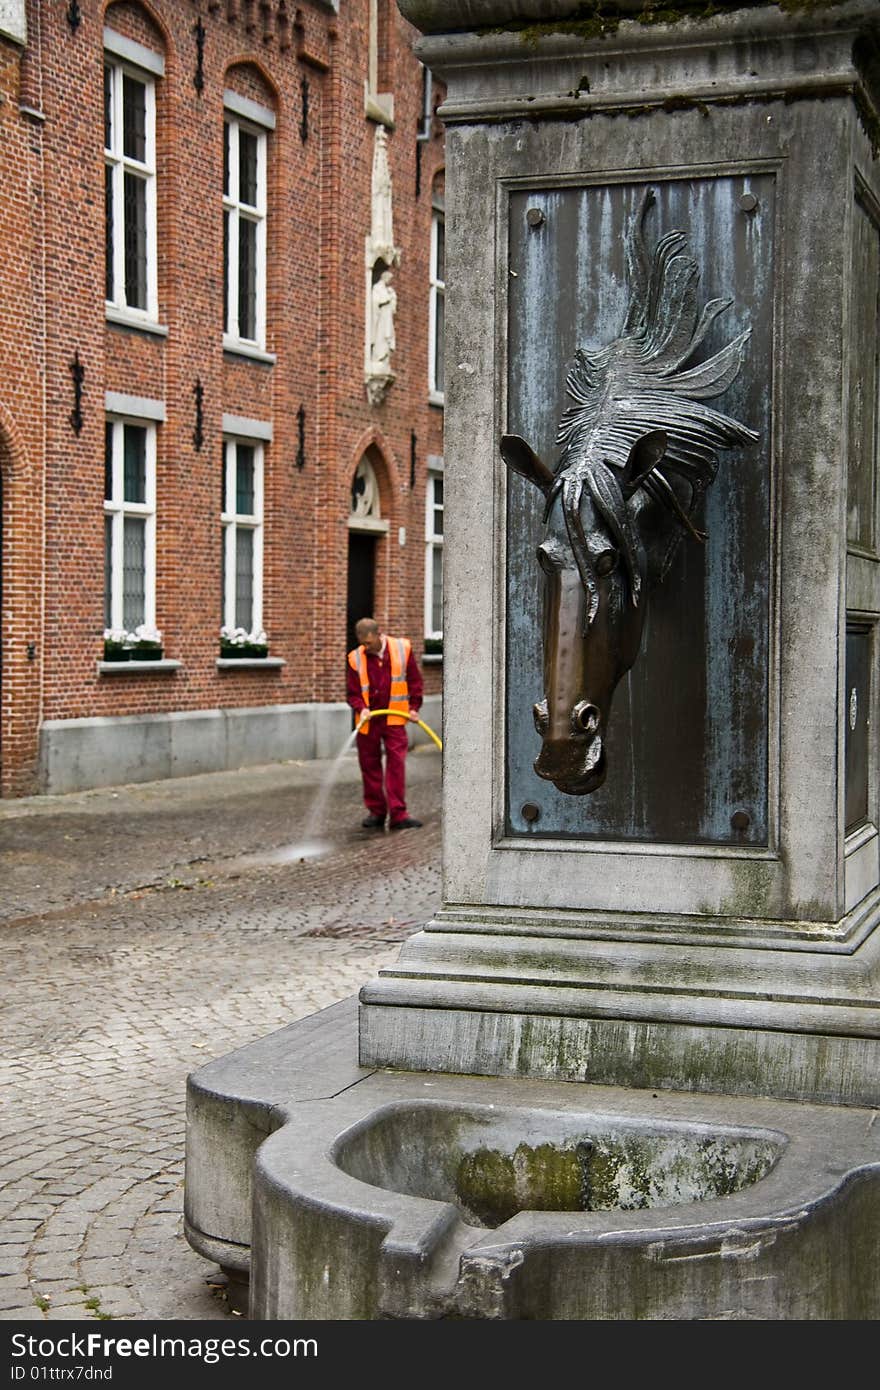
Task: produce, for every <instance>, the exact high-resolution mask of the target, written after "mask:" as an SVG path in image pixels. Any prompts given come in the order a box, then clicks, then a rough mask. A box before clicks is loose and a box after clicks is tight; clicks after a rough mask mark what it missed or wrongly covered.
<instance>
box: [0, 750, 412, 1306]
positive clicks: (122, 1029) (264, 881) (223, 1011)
mask: <svg viewBox="0 0 880 1390" xmlns="http://www.w3.org/2000/svg"><path fill="white" fill-rule="evenodd" d="M407 774H408V793H409V795H408V800H409V805H410V809H411V814H413V815H417V816H419V818H420V819H422V820H423V821H424V829H422V830H419V831H416V830H408V831H403V832H399V833H395V834H391V833H388V832H386V833H384V834H382V833H377V832H376V831H367V830H362V829H361V828H360V821H361V818H362V816H363V815H364V811H363V807H362V805H361V801H360V781H359V776H358V770H357V763H356V760H355V758H354V755H353V754H349V755H348V756H346V757H343V758H340V759H339V760H337V762H336V763H333V764H331V763H329V762H321V763H286V764H276V765H272V766H271V767H266V768H250V769H246V770H243V771H241V772H234V773H216V774H213V775H207V776H202V777H192V778H181V779H176V780H174V781H169V782H161V783H149V784H144V785H142V786H130V787H120V788H114V789H112V790H101V791H94V792H87V793H81V794H77V795H72V796H65V797H43V798H32V799H28V800H26V801H18V802H4V803H0V884H2V893H0V899H2V901H0V965H2V968H0V980H2V984H0V1002H2V1014H0V1016H2V1024H0V1036H2V1057H3V1060H2V1062H0V1087H2V1095H3V1097H4V1100H3V1119H2V1124H0V1241H2V1244H0V1318H5V1319H28V1320H30V1319H35V1320H47V1321H54V1320H59V1319H74V1318H76V1319H81V1318H93V1319H104V1318H117V1319H127V1318H143V1319H150V1320H161V1319H216V1320H222V1319H226V1318H229V1317H230V1316H231V1311H230V1308H229V1305H228V1303H227V1301H226V1298H225V1295H224V1293H223V1291H222V1287H218V1283H222V1281H218V1278H217V1269H216V1266H213V1265H211V1264H209V1263H208V1262H207V1261H206V1260H203V1259H202V1258H201V1257H200V1256H198V1255H196V1254H195V1252H194V1251H192V1250H191V1249H190V1247H189V1246H188V1245H187V1243H186V1241H185V1239H184V1237H183V1233H182V1230H183V1215H182V1211H183V1151H184V1109H185V1090H186V1076H187V1074H188V1073H189V1072H190V1071H192V1070H193V1069H194V1068H196V1067H199V1066H201V1065H202V1064H203V1063H204V1062H206V1061H208V1060H209V1059H210V1058H212V1057H216V1056H220V1055H221V1054H223V1053H225V1052H228V1051H230V1050H232V1049H233V1048H235V1047H239V1046H241V1045H242V1044H244V1043H247V1042H250V1041H252V1040H253V1039H254V1038H257V1037H261V1036H263V1035H264V1034H266V1033H269V1032H272V1031H273V1030H275V1029H276V1028H280V1027H283V1026H284V1025H286V1024H287V1023H290V1022H291V1021H292V1020H293V1019H296V1018H300V1017H302V1016H304V1015H306V1014H309V1013H313V1012H315V1011H316V1010H317V1009H320V1008H323V1007H325V1006H326V1005H328V1004H331V1003H334V1002H335V1001H336V1000H338V999H342V998H345V997H346V996H348V995H351V994H354V993H356V991H357V990H358V989H359V987H360V986H361V985H362V984H364V983H365V982H366V981H367V980H369V979H370V978H371V977H372V976H373V975H374V974H375V972H376V970H377V969H378V968H379V966H380V965H382V964H385V963H386V962H389V961H391V960H393V959H394V958H395V956H396V954H397V951H398V950H399V943H400V941H401V940H403V939H404V938H405V937H406V936H407V935H408V934H409V933H410V932H411V931H413V930H415V929H416V927H418V926H419V925H420V924H421V923H422V922H423V921H425V920H426V919H427V918H428V917H429V916H430V915H431V914H432V912H433V911H435V910H436V908H437V906H438V905H439V901H440V815H439V801H440V795H439V789H440V757H439V754H437V753H436V752H435V751H434V749H433V747H431V748H422V747H420V748H418V749H417V750H415V751H414V753H413V754H411V756H410V758H409V760H408V764H407ZM316 844H318V845H320V846H321V851H320V852H315V845H316Z"/></svg>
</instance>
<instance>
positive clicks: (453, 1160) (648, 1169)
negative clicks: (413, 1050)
mask: <svg viewBox="0 0 880 1390" xmlns="http://www.w3.org/2000/svg"><path fill="white" fill-rule="evenodd" d="M786 1142H787V1141H786V1136H785V1135H784V1134H781V1133H778V1132H774V1131H772V1130H763V1129H751V1128H747V1129H746V1128H737V1127H732V1126H722V1125H705V1124H685V1123H675V1122H672V1121H668V1122H666V1121H661V1122H657V1121H647V1120H639V1119H638V1118H636V1119H626V1118H623V1119H621V1118H618V1117H610V1116H607V1115H602V1114H578V1113H573V1114H572V1113H567V1112H564V1111H555V1112H554V1111H552V1110H546V1109H537V1108H534V1109H525V1108H523V1109H520V1108H515V1107H510V1106H495V1105H486V1106H479V1105H474V1106H461V1105H457V1104H455V1103H450V1102H444V1101H434V1100H425V1101H414V1102H408V1103H407V1102H405V1103H399V1104H391V1105H386V1106H383V1107H382V1108H381V1109H379V1110H376V1111H374V1112H373V1113H372V1114H371V1115H370V1116H368V1118H367V1119H366V1120H364V1121H362V1122H361V1123H359V1124H356V1125H354V1126H352V1128H351V1129H349V1130H347V1131H346V1132H345V1133H343V1134H341V1135H340V1136H339V1138H338V1140H337V1142H336V1143H335V1145H334V1146H333V1149H332V1151H331V1157H332V1160H333V1162H334V1163H336V1164H337V1165H338V1167H339V1168H341V1169H342V1171H343V1172H345V1173H348V1174H349V1176H351V1177H353V1178H357V1179H359V1181H361V1182H364V1183H368V1184H369V1185H370V1186H371V1187H379V1188H384V1189H385V1190H386V1191H390V1192H399V1193H403V1194H406V1195H408V1196H411V1197H426V1198H429V1199H432V1200H434V1201H440V1202H451V1203H452V1204H453V1205H454V1206H455V1207H457V1208H458V1210H459V1212H460V1213H461V1215H462V1217H463V1219H464V1220H465V1221H466V1222H467V1223H468V1224H469V1225H473V1226H482V1227H489V1228H495V1227H498V1226H500V1225H503V1223H504V1222H506V1221H509V1220H510V1219H511V1218H512V1217H514V1216H516V1215H517V1213H519V1212H525V1211H560V1212H574V1211H635V1210H642V1209H646V1208H652V1207H672V1206H679V1205H682V1204H684V1203H692V1202H702V1201H706V1200H711V1199H713V1198H716V1197H727V1196H730V1195H731V1194H732V1193H734V1192H739V1191H740V1190H741V1189H743V1188H745V1187H749V1186H751V1185H752V1184H754V1183H756V1182H760V1180H761V1179H762V1178H763V1177H765V1176H766V1175H767V1174H768V1173H769V1172H770V1171H771V1169H772V1168H773V1167H774V1166H775V1164H776V1163H777V1162H778V1160H779V1158H780V1156H781V1154H782V1152H783V1150H784V1149H785V1146H786Z"/></svg>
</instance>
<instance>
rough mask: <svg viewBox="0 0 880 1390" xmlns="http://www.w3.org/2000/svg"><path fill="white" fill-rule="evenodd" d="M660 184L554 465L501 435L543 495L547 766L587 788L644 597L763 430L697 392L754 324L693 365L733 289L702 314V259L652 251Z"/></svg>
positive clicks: (570, 387) (585, 368)
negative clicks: (713, 490)
mask: <svg viewBox="0 0 880 1390" xmlns="http://www.w3.org/2000/svg"><path fill="white" fill-rule="evenodd" d="M654 201H655V199H654V194H653V191H652V190H651V189H648V191H647V192H646V194H645V197H644V199H643V201H642V205H641V208H640V210H639V212H638V214H637V215H636V217H635V218H634V220H633V223H632V225H631V227H630V229H629V234H628V236H627V245H626V253H627V278H628V284H629V290H630V298H629V305H628V309H627V313H626V318H625V322H624V325H623V332H622V334H621V336H620V337H619V338H617V339H615V340H614V341H613V342H611V343H609V344H608V345H607V346H606V347H602V348H599V349H597V350H595V351H590V352H587V351H585V350H584V349H578V351H577V352H576V354H575V361H574V366H573V367H572V369H571V371H570V373H569V376H568V379H567V382H566V390H567V392H568V395H569V396H570V397H571V399H572V401H573V404H572V405H570V406H568V407H567V408H566V409H565V411H564V413H563V415H562V419H561V422H560V425H559V431H558V434H557V439H556V442H557V444H558V445H561V446H562V451H561V454H560V457H559V460H558V462H557V464H556V467H555V469H553V470H552V471H551V469H550V468H549V467H548V466H547V464H546V463H544V462H543V460H542V459H540V458H539V457H538V456H537V454H536V453H535V452H534V451H533V450H532V449H531V447H530V446H529V445H528V444H527V443H526V441H525V440H524V439H521V438H519V436H518V435H504V437H503V438H502V440H501V455H502V457H503V459H504V461H505V463H506V464H507V466H508V467H509V468H511V469H513V471H514V472H516V473H519V474H521V475H522V476H523V477H524V478H527V479H528V480H529V481H530V482H532V483H534V484H535V486H536V487H537V488H539V489H540V491H541V492H542V493H543V495H544V499H545V504H544V536H543V539H542V540H541V543H540V545H539V546H538V551H537V554H538V562H539V564H540V566H541V569H542V571H543V582H544V698H543V699H542V700H540V701H539V702H538V703H537V704H536V705H535V706H534V718H535V726H536V728H537V730H538V733H539V734H540V736H541V740H542V746H541V751H540V753H539V755H538V757H537V759H536V761H535V764H534V767H535V772H536V773H537V774H538V776H539V777H543V778H546V779H547V780H548V781H550V782H552V783H553V784H554V785H555V786H556V787H557V788H558V789H559V790H560V791H562V792H567V793H568V794H570V795H572V796H583V795H586V794H587V793H588V792H593V791H595V790H596V789H597V788H598V787H600V786H601V785H602V783H603V782H604V780H605V776H606V770H607V760H606V754H605V741H606V729H607V725H608V717H609V712H610V709H611V701H612V697H613V695H614V691H615V688H616V687H617V684H618V682H619V681H620V679H621V677H622V676H623V675H625V674H626V672H627V671H628V670H629V669H630V668H631V667H632V665H633V664H634V662H635V660H636V657H637V656H638V653H639V648H640V645H641V639H642V629H643V626H644V621H645V609H646V604H647V596H648V593H649V592H650V590H651V588H652V587H653V586H654V585H655V584H657V583H659V582H660V581H661V580H662V579H663V577H664V576H665V574H666V572H667V571H668V569H669V565H670V563H671V561H672V557H673V554H674V553H675V550H676V548H677V546H678V542H679V540H680V539H681V537H682V535H684V534H685V533H687V534H689V535H690V536H691V537H693V538H694V539H695V540H697V541H700V542H703V541H705V539H706V536H705V534H704V533H703V532H702V531H700V530H698V529H697V527H696V526H695V525H694V522H693V519H692V514H693V512H694V509H695V507H696V504H697V502H698V500H699V497H700V495H701V493H702V492H703V491H704V490H705V488H706V487H708V485H709V484H710V483H711V482H712V480H713V479H714V477H715V474H716V471H717V467H718V459H717V454H716V450H717V449H719V448H728V449H729V448H733V447H734V446H736V445H744V444H749V443H753V442H754V441H755V440H756V439H757V438H758V435H757V434H756V433H755V432H754V431H753V430H750V429H748V428H746V426H745V425H742V424H740V423H738V422H737V421H736V420H733V419H731V418H730V417H728V416H726V415H722V414H721V413H720V412H718V411H717V410H714V409H712V408H711V407H709V406H705V405H702V404H701V403H700V402H701V401H703V400H705V399H708V398H711V397H713V396H718V395H720V394H721V393H722V392H723V391H724V390H726V389H727V387H728V386H730V384H731V383H732V382H733V381H734V380H735V378H736V377H737V375H738V373H739V371H740V368H741V366H742V363H743V360H744V356H745V348H746V344H747V342H748V339H749V335H750V330H746V331H745V332H744V333H741V334H740V335H739V336H738V337H737V338H735V339H734V340H733V341H731V342H730V343H728V344H727V346H726V347H724V348H722V349H721V350H720V351H719V352H716V353H715V354H714V356H712V357H710V358H708V359H707V360H706V361H703V362H700V363H698V364H697V365H695V366H691V367H687V366H686V364H687V363H688V361H689V360H690V359H691V358H692V357H693V355H694V353H695V352H696V350H697V348H698V347H699V345H700V344H701V343H702V342H703V340H704V339H705V337H706V335H707V333H708V332H709V329H710V328H711V326H712V324H713V323H714V321H715V319H716V318H717V317H718V315H719V314H721V313H722V312H723V311H724V310H725V309H727V308H729V306H730V305H731V303H732V302H733V301H732V300H730V299H714V300H711V301H710V302H709V303H707V304H706V305H705V306H704V307H703V309H702V312H701V313H699V312H698V299H697V286H698V282H699V270H698V267H697V263H696V261H695V260H694V258H693V256H692V255H691V254H690V252H689V250H688V247H687V242H686V240H685V237H684V236H683V234H682V233H681V232H678V231H672V232H667V233H666V234H665V235H664V236H662V237H661V238H660V240H659V241H658V242H657V245H656V247H655V249H654V252H653V255H652V256H650V257H649V255H648V252H647V248H646V245H645V240H644V223H645V219H646V217H647V214H648V211H649V209H650V208H651V206H652V205H653V203H654Z"/></svg>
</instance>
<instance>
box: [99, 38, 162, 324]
mask: <svg viewBox="0 0 880 1390" xmlns="http://www.w3.org/2000/svg"><path fill="white" fill-rule="evenodd" d="M120 46H122V45H120ZM127 46H128V47H130V48H132V49H135V48H136V47H137V45H134V44H130V45H127ZM144 54H145V55H147V57H146V61H151V62H152V61H153V59H152V57H150V55H149V54H148V51H147V50H146V49H145V50H144ZM155 61H156V63H157V64H161V59H159V58H156V59H155ZM104 172H105V185H104V215H105V248H106V262H105V263H106V275H105V296H106V300H107V306H108V308H112V309H115V310H117V311H120V312H125V313H126V314H130V315H131V316H132V317H134V318H143V319H147V320H153V321H155V320H156V318H157V315H158V277H157V257H156V85H155V81H154V79H153V76H152V75H151V73H150V72H147V71H145V70H144V69H142V68H139V67H134V66H132V65H131V64H129V63H126V62H124V61H123V60H122V59H120V58H119V57H117V56H116V55H114V54H113V53H112V52H108V53H106V55H105V62H104Z"/></svg>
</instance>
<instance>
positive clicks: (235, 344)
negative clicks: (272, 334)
mask: <svg viewBox="0 0 880 1390" xmlns="http://www.w3.org/2000/svg"><path fill="white" fill-rule="evenodd" d="M223 351H224V352H228V353H229V354H230V356H232V357H248V358H250V360H251V361H252V362H264V363H265V364H266V366H268V367H274V365H275V363H276V362H277V361H278V355H277V353H274V352H264V351H263V349H262V348H259V347H257V346H256V344H251V343H243V342H241V341H240V340H239V339H238V338H228V337H227V336H226V334H225V333H224V335H223Z"/></svg>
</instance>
